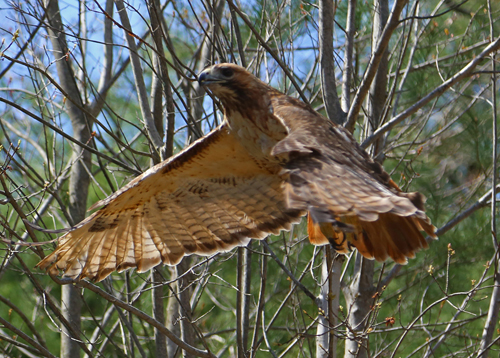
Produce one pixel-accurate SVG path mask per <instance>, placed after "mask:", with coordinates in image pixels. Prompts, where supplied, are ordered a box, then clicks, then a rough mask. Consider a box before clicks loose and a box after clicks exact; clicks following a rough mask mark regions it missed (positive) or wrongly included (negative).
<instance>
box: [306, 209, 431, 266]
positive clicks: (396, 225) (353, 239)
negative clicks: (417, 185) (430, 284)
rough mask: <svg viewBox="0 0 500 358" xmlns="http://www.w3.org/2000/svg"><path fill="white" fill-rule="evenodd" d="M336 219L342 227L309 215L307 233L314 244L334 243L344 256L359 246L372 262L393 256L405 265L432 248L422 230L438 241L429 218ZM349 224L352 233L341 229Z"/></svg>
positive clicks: (384, 216) (384, 215)
mask: <svg viewBox="0 0 500 358" xmlns="http://www.w3.org/2000/svg"><path fill="white" fill-rule="evenodd" d="M336 219H337V220H338V222H340V223H342V225H335V224H332V223H317V222H314V220H313V219H312V216H311V215H308V221H307V231H308V234H309V240H310V241H311V243H312V244H314V245H325V244H328V243H330V244H331V245H332V246H333V247H334V248H335V250H337V251H338V252H340V253H348V252H349V251H350V250H351V249H352V248H353V247H355V248H356V249H358V251H359V252H360V253H361V254H362V255H363V256H364V257H367V258H369V259H376V260H377V261H384V260H386V259H387V257H391V258H392V259H393V260H394V261H396V262H397V263H398V264H405V263H406V262H407V258H413V257H414V256H415V252H417V251H418V250H420V249H422V248H427V247H428V245H427V241H426V240H425V238H424V236H423V235H422V233H421V231H424V232H425V233H426V234H428V235H429V236H431V237H433V238H436V234H435V230H436V228H435V227H434V226H433V225H432V224H431V223H430V221H429V219H428V218H425V219H422V218H419V217H417V216H414V215H412V216H399V215H396V214H392V213H380V214H378V219H377V220H375V221H362V220H360V219H359V218H358V217H356V216H345V217H342V218H340V217H339V218H336ZM346 225H347V226H349V227H351V228H352V232H346V231H342V230H341V229H340V228H341V227H343V226H346Z"/></svg>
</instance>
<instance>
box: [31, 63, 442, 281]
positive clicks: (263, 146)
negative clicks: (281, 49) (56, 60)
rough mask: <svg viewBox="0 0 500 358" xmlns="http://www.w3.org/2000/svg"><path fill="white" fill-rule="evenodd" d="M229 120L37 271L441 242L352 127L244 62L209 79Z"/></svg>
mask: <svg viewBox="0 0 500 358" xmlns="http://www.w3.org/2000/svg"><path fill="white" fill-rule="evenodd" d="M199 83H200V84H201V85H202V86H204V87H205V88H207V89H208V90H210V91H211V92H212V93H213V94H214V95H215V96H216V97H217V98H218V99H219V100H220V102H221V103H222V106H223V108H224V121H223V124H222V125H220V126H219V127H217V128H216V129H215V130H213V131H212V132H210V133H209V134H207V135H206V136H205V137H203V138H201V139H199V140H198V141H196V142H194V143H193V144H191V145H190V146H189V147H187V148H186V149H184V150H183V151H181V152H180V153H178V154H177V155H175V156H173V157H171V158H170V159H168V160H166V161H164V162H162V163H160V164H158V165H156V166H154V167H152V168H151V169H149V170H148V171H146V172H145V173H144V174H142V175H140V176H139V177H137V178H135V179H134V180H132V181H131V182H130V183H129V184H127V185H126V186H124V187H123V188H121V189H120V190H118V191H117V192H115V193H114V194H113V195H111V196H110V197H108V198H107V199H104V200H102V201H100V202H98V203H96V204H95V205H94V207H102V208H101V209H100V210H98V211H96V212H95V213H93V214H92V215H90V216H89V217H88V218H86V219H85V220H83V221H82V222H81V223H79V224H78V225H76V226H75V227H73V228H71V230H70V231H69V232H68V233H66V234H65V235H64V236H62V237H61V238H60V240H59V244H58V247H57V248H56V250H55V251H54V252H52V253H51V254H50V255H48V256H47V257H46V258H45V259H43V260H42V261H41V262H40V263H39V264H38V265H37V266H38V267H39V268H41V269H46V270H48V271H49V272H50V273H51V274H55V275H56V274H58V273H59V271H60V270H62V271H63V272H64V275H65V276H67V277H70V278H73V279H77V280H79V279H84V278H89V279H92V280H96V281H101V280H103V279H104V278H105V277H107V276H108V275H109V274H111V273H112V272H113V271H123V270H126V269H128V268H136V269H137V270H138V271H139V272H144V271H147V270H149V269H151V268H152V267H154V266H156V265H158V264H160V263H164V264H167V265H175V264H177V263H179V261H180V260H181V259H182V257H183V256H184V255H191V254H198V255H211V254H213V253H216V252H220V251H228V250H230V249H232V248H233V247H235V246H241V245H245V244H247V243H248V241H249V240H250V239H263V238H265V237H266V236H267V235H269V234H278V233H279V232H280V231H281V230H289V229H290V228H291V225H292V224H294V223H297V222H299V221H300V220H301V218H302V217H303V216H304V215H306V214H308V234H309V239H310V241H311V242H312V243H313V244H315V245H324V244H332V245H333V247H334V248H335V249H336V250H337V251H339V252H342V253H346V252H348V251H349V250H350V249H351V248H353V247H355V248H356V249H358V251H359V252H360V253H361V254H362V255H363V256H365V257H368V258H374V259H376V260H379V261H383V260H385V259H387V258H388V257H391V258H392V259H393V260H394V261H396V262H398V263H405V262H406V260H407V258H408V257H413V256H414V254H415V252H416V251H417V250H419V249H421V248H425V247H427V243H426V241H425V238H424V236H423V234H422V231H423V232H425V233H426V234H428V235H430V236H431V237H435V228H434V226H433V225H432V224H431V223H430V220H429V218H428V217H427V215H426V214H425V211H424V205H423V201H424V200H423V196H422V195H421V194H419V193H416V192H415V193H404V192H402V191H401V190H399V188H398V187H397V185H396V184H395V183H394V182H393V181H392V180H391V178H390V176H389V174H387V173H386V172H385V171H384V169H383V168H382V167H381V166H380V165H379V164H378V163H376V162H374V161H373V160H372V159H371V158H370V157H369V155H368V154H367V153H366V152H365V151H364V150H363V149H362V148H361V147H360V146H359V145H358V144H357V143H356V141H355V140H354V138H353V137H352V136H351V134H350V133H349V132H348V131H347V130H345V129H344V128H342V127H340V126H337V125H335V124H333V123H332V122H331V121H330V120H328V119H327V118H325V117H323V116H322V115H320V114H319V113H317V112H315V111H314V110H313V109H312V108H311V107H310V106H309V105H307V104H305V103H304V102H301V101H299V100H297V99H295V98H292V97H289V96H287V95H285V94H283V93H281V92H279V91H278V90H276V89H274V88H273V87H271V86H269V85H268V84H266V83H264V82H262V81H260V80H259V79H258V78H257V77H255V76H253V75H252V74H250V73H249V72H248V71H247V70H245V69H244V68H242V67H240V66H236V65H234V64H228V63H223V64H218V65H214V66H212V67H209V68H207V69H205V70H204V71H203V72H202V73H201V74H200V75H199Z"/></svg>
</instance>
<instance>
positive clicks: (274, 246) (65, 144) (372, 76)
mask: <svg viewBox="0 0 500 358" xmlns="http://www.w3.org/2000/svg"><path fill="white" fill-rule="evenodd" d="M499 11H500V4H499V3H498V2H496V1H494V0H465V1H458V0H457V1H455V0H439V1H434V0H431V1H418V0H409V1H402V0H395V1H388V0H373V1H371V0H370V1H360V0H349V1H346V0H343V1H340V0H339V1H326V0H318V1H317V2H308V1H299V0H284V1H281V0H260V1H235V0H206V1H201V0H200V1H194V0H192V1H190V0H185V1H172V0H167V1H164V0H148V1H141V0H137V1H135V0H131V1H129V2H125V1H122V0H115V1H111V0H106V1H105V0H99V1H98V0H94V1H92V0H80V1H70V0H67V1H63V0H60V1H56V0H38V1H37V0H25V1H19V0H13V1H11V0H4V1H2V2H0V19H1V22H0V38H1V39H2V42H1V45H0V128H1V129H0V144H1V147H0V148H1V154H0V239H2V240H3V242H4V243H3V244H0V356H5V357H40V356H43V357H55V356H61V357H78V356H85V357H153V356H156V357H166V356H168V357H180V356H183V357H229V356H231V357H239V358H241V357H270V356H272V357H318V358H319V357H321V358H324V357H325V358H326V357H342V356H343V357H346V358H347V357H369V356H370V357H412V356H418V357H472V356H479V357H488V356H489V357H493V356H497V355H498V351H499V345H498V344H499V337H500V332H499V330H498V327H499V326H498V320H499V318H498V311H499V305H500V288H499V287H500V277H499V276H500V275H498V270H499V267H498V259H499V257H498V241H497V235H496V232H497V227H496V217H497V211H498V210H497V208H496V202H495V200H493V201H492V198H496V197H497V185H498V184H497V183H498V181H497V173H498V170H497V166H498V164H497V162H498V144H497V133H498V131H497V104H498V98H497V97H498V89H497V86H498V80H497V70H496V68H498V67H497V59H498V56H497V55H496V53H497V52H498V49H499V48H500V21H498V19H499V17H500V12H499ZM220 62H234V63H237V64H240V65H242V66H245V67H247V68H249V70H250V71H251V72H253V73H254V74H256V75H258V76H259V77H260V78H261V79H262V80H264V81H266V82H268V83H271V84H272V85H273V86H275V87H277V88H279V89H281V90H282V91H283V92H285V93H287V94H289V95H291V96H295V97H298V98H301V99H302V100H304V101H306V102H308V103H310V104H311V105H312V106H313V107H314V108H315V109H316V110H317V111H319V112H321V113H323V114H324V115H326V116H327V117H329V118H330V119H331V120H332V121H334V122H336V123H338V124H340V125H344V126H346V128H348V129H349V130H351V131H353V133H354V135H355V137H356V138H357V139H358V140H359V142H360V143H362V145H363V146H364V147H365V148H366V149H367V150H368V151H369V152H370V153H371V154H372V155H373V156H374V157H375V158H376V160H378V161H380V162H381V163H383V164H384V167H385V168H386V169H387V171H388V172H390V173H391V175H392V178H393V179H394V180H395V181H396V182H397V183H398V184H399V186H400V187H401V188H402V189H403V190H405V191H420V192H422V193H423V194H424V195H425V196H426V197H427V198H428V200H427V203H426V207H427V211H428V214H429V216H430V217H431V219H432V221H433V223H434V224H435V225H436V227H437V228H438V234H439V236H440V239H439V241H433V242H430V248H429V249H428V250H425V251H422V252H419V253H418V254H417V256H416V258H415V259H412V260H410V261H409V263H408V265H406V266H399V265H395V264H394V263H393V262H387V263H376V262H373V261H369V260H364V259H362V258H361V257H359V255H357V253H356V252H353V253H352V254H351V255H349V256H347V257H344V256H340V257H338V256H336V255H335V253H334V252H333V250H332V249H330V248H329V247H322V248H319V247H313V246H312V245H310V244H309V242H308V239H307V234H306V232H305V225H304V223H302V224H300V225H297V226H295V227H294V229H293V230H292V232H290V233H282V234H281V235H280V236H271V237H268V238H267V239H266V240H264V241H261V242H259V241H255V242H252V243H251V244H250V245H249V246H248V247H245V248H240V249H236V250H233V251H231V252H229V253H225V254H219V255H215V256H213V257H208V258H206V257H196V256H193V257H188V258H185V259H184V260H183V262H182V263H181V264H180V265H178V266H177V267H163V266H160V267H157V268H156V269H154V270H153V271H151V272H148V273H143V274H138V273H136V272H130V271H127V272H124V273H121V274H117V273H115V274H113V275H112V276H111V277H110V278H108V279H106V280H105V281H103V282H102V283H99V284H94V283H91V282H87V281H83V282H77V283H68V282H67V281H65V280H64V279H60V278H51V277H49V276H48V275H47V274H45V273H44V272H40V271H39V270H37V269H34V265H35V264H36V263H37V262H38V261H39V260H40V259H41V258H42V257H43V256H44V255H46V254H47V253H49V252H50V251H51V250H52V249H53V248H54V245H55V243H46V244H43V245H40V246H30V245H27V243H32V242H46V241H50V240H53V239H55V238H56V237H57V235H55V234H49V233H43V232H40V231H36V230H33V229H32V227H31V226H29V225H26V224H25V221H24V220H27V221H29V222H31V223H34V224H36V225H39V226H42V227H44V228H47V229H60V228H66V227H69V226H71V225H74V224H75V223H77V222H79V221H80V220H82V219H83V218H84V217H85V216H86V215H87V214H86V209H87V208H88V207H89V206H90V205H92V204H93V203H95V202H96V201H98V200H100V199H103V198H104V197H106V196H108V195H110V194H111V193H113V192H114V191H116V190H117V189H118V188H120V187H121V186H123V185H124V184H125V183H127V182H128V181H129V180H130V179H131V178H133V177H134V176H136V175H138V174H139V173H141V172H143V171H145V170H146V169H147V168H149V167H150V166H151V165H152V164H154V163H156V162H158V161H160V160H162V159H165V158H167V157H169V156H170V155H172V154H174V153H176V152H178V151H179V150H180V149H182V148H183V147H185V146H186V145H188V144H189V143H190V142H192V141H193V140H195V139H197V138H199V137H201V136H202V135H204V134H206V133H208V132H209V131H210V130H211V129H213V128H214V127H215V126H217V125H218V124H219V123H220V122H221V119H222V116H221V112H220V109H219V107H218V106H217V104H216V103H215V102H214V101H213V100H212V99H211V98H210V97H209V96H208V95H207V94H206V93H205V92H204V90H203V89H202V88H200V87H199V86H198V84H197V82H192V81H190V79H195V78H196V74H197V73H199V72H200V71H201V70H202V69H204V68H205V67H206V66H208V65H210V64H213V63H220ZM145 124H147V125H145Z"/></svg>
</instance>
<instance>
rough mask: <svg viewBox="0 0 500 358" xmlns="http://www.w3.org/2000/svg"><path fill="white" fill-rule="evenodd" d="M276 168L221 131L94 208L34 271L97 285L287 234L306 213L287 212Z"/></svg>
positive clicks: (226, 131) (215, 131)
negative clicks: (116, 276) (114, 275)
mask: <svg viewBox="0 0 500 358" xmlns="http://www.w3.org/2000/svg"><path fill="white" fill-rule="evenodd" d="M279 169H280V168H269V167H268V166H265V165H263V164H262V163H259V162H258V161H257V160H255V159H254V158H252V157H251V156H250V155H249V154H248V153H247V151H245V150H244V148H243V147H242V146H241V145H240V144H239V142H238V141H237V140H235V138H234V137H233V135H232V134H230V133H229V132H228V130H227V129H226V128H225V126H224V125H223V126H220V127H218V128H217V129H216V130H214V131H213V132H211V133H210V134H209V135H207V136H205V137H203V138H202V139H200V140H198V141H197V142H195V143H193V144H192V145H191V146H189V147H188V148H187V149H185V150H184V151H182V152H181V153H179V154H178V155H176V156H174V157H173V158H171V159H170V160H167V161H165V162H163V163H160V164H158V165H156V166H155V167H153V168H151V169H150V170H148V171H147V172H145V173H144V174H143V175H141V176H139V177H137V178H135V179H134V180H133V181H131V182H130V183H129V184H128V185H126V186H125V187H123V188H122V189H120V190H119V191H117V192H116V193H115V194H113V195H112V196H110V197H109V198H107V199H105V200H103V201H101V202H99V203H98V205H99V206H103V208H102V209H100V210H99V211H97V212H95V213H94V214H92V215H91V216H89V217H88V218H87V219H85V220H84V221H82V222H81V223H80V224H78V225H77V226H76V227H74V228H72V230H71V231H70V232H69V233H67V234H66V235H64V236H63V237H61V239H60V241H59V245H58V247H57V249H56V250H55V251H54V252H53V253H51V254H50V255H49V256H47V257H46V258H45V259H44V260H43V261H41V262H40V263H39V264H38V267H40V268H42V269H48V270H49V271H50V272H51V273H54V274H57V272H58V270H63V271H64V273H65V276H69V277H71V278H77V279H83V278H90V279H95V280H97V281H100V280H102V279H104V278H105V277H106V276H108V275H109V274H110V273H111V272H113V271H115V270H118V271H122V270H125V269H128V268H137V270H138V271H140V272H143V271H146V270H149V269H150V268H152V267H154V266H156V265H158V264H160V263H161V262H163V263H164V264H169V265H175V264H177V263H178V262H179V261H180V260H181V258H182V257H183V256H184V255H190V254H194V253H196V254H200V255H210V254H213V253H215V252H218V251H227V250H230V249H231V248H233V247H234V246H238V245H244V244H246V243H247V242H248V240H249V239H250V238H252V239H262V238H264V237H266V236H267V235H268V234H269V233H274V234H277V233H279V231H280V230H282V229H286V230H289V229H290V226H291V223H293V222H297V221H299V220H300V217H301V216H303V215H304V214H305V212H304V211H301V210H295V209H287V207H286V203H285V197H284V194H283V189H282V179H281V178H280V176H279V175H278V172H279Z"/></svg>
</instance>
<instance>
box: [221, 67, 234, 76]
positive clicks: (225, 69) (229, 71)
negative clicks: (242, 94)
mask: <svg viewBox="0 0 500 358" xmlns="http://www.w3.org/2000/svg"><path fill="white" fill-rule="evenodd" d="M220 73H222V76H224V77H227V78H229V77H233V74H234V71H233V69H232V68H229V67H222V68H221V69H220Z"/></svg>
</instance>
